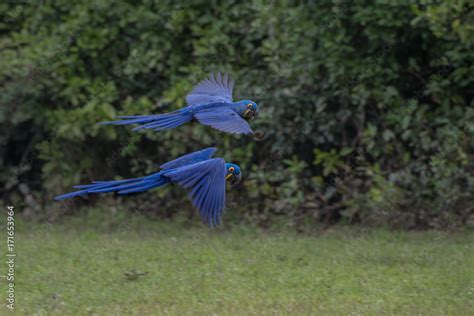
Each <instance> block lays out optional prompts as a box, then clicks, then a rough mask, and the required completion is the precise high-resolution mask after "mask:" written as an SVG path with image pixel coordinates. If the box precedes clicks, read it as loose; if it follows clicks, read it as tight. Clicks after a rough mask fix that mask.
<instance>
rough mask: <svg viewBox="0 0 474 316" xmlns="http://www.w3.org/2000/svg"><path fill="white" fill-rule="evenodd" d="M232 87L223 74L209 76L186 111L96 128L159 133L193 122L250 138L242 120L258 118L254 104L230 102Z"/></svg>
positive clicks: (192, 94) (194, 92)
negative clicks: (128, 127)
mask: <svg viewBox="0 0 474 316" xmlns="http://www.w3.org/2000/svg"><path fill="white" fill-rule="evenodd" d="M233 87H234V81H233V80H230V79H229V77H228V75H227V74H224V76H221V74H220V73H218V74H217V75H216V76H214V75H213V74H211V75H210V77H209V79H204V80H202V81H201V82H199V83H198V84H197V85H196V86H194V88H193V90H192V91H191V92H190V93H189V94H188V95H187V96H186V103H187V104H188V106H187V107H184V108H182V109H179V110H176V111H174V112H171V113H165V114H155V115H136V116H135V115H133V116H118V117H117V118H119V119H121V120H118V121H112V122H102V123H100V124H113V125H131V124H138V125H139V126H137V127H135V128H134V129H133V130H134V131H137V130H142V129H153V130H155V131H162V130H165V129H170V128H174V127H178V126H180V125H183V124H184V123H187V122H189V121H192V120H197V121H198V122H199V123H201V124H203V125H207V126H211V127H213V128H215V129H218V130H220V131H223V132H227V133H234V134H252V133H253V131H252V129H251V128H250V126H249V124H248V123H247V122H246V120H252V119H254V118H255V117H256V116H257V115H258V106H257V103H255V102H253V101H250V100H240V101H236V102H233V100H232V89H233Z"/></svg>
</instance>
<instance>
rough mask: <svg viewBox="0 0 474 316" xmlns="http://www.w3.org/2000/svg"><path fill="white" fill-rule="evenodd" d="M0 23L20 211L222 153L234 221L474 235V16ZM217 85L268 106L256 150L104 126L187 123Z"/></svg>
mask: <svg viewBox="0 0 474 316" xmlns="http://www.w3.org/2000/svg"><path fill="white" fill-rule="evenodd" d="M0 12H1V14H2V16H3V17H5V18H4V19H2V22H1V23H0V33H1V34H2V38H1V40H0V82H1V83H2V84H1V88H0V93H1V108H0V122H1V124H2V126H3V128H4V133H2V135H0V145H1V151H2V157H3V158H2V159H1V160H0V165H1V167H2V168H1V172H0V179H1V182H2V183H4V186H3V189H2V191H3V193H4V195H5V196H8V197H10V199H12V200H13V201H15V203H17V205H18V206H19V207H22V208H26V209H27V210H30V209H31V210H34V209H35V205H51V204H52V201H51V198H52V196H54V195H56V194H59V193H63V192H65V191H67V190H69V188H70V187H71V185H73V184H77V183H78V182H88V181H91V180H100V179H109V178H114V177H117V176H116V175H120V177H130V176H136V175H140V174H145V173H147V172H153V171H155V170H156V169H157V164H158V163H160V162H164V161H167V160H169V159H170V158H173V157H176V156H178V155H181V154H183V153H186V152H190V151H193V150H196V149H198V148H202V147H205V146H209V145H217V146H218V147H219V149H220V151H219V154H220V155H223V156H224V157H225V158H226V159H229V160H232V161H235V162H238V163H239V164H240V165H241V167H242V168H243V170H244V174H245V177H246V178H245V182H244V184H243V185H242V186H241V187H240V188H239V189H238V193H236V194H234V193H232V196H233V199H234V203H232V207H231V209H233V210H236V211H238V212H239V214H245V215H246V216H239V217H235V218H247V219H249V220H256V221H257V222H259V223H266V222H267V221H269V220H271V219H272V218H275V216H281V215H288V216H290V217H292V218H294V219H297V220H300V219H303V218H315V219H318V220H323V221H326V222H328V223H330V222H334V221H337V220H340V219H341V218H343V219H346V220H348V221H351V222H353V221H356V222H357V221H361V222H370V223H376V224H377V223H378V224H387V223H389V224H393V225H397V226H401V227H426V226H432V227H441V226H444V225H458V224H466V223H467V222H468V221H470V220H471V221H472V213H473V206H472V200H473V197H474V195H473V192H474V190H473V188H474V186H473V185H474V175H473V170H474V168H473V167H474V166H473V162H472V153H473V149H474V141H473V138H472V133H473V131H474V107H473V106H472V105H473V100H472V86H473V85H474V66H473V65H472V60H474V50H473V48H474V32H473V26H472V25H473V24H472V20H473V18H474V17H473V12H474V10H473V5H472V3H471V2H470V1H467V0H456V1H435V0H433V1H421V0H420V1H418V2H417V3H411V2H407V1H392V2H390V4H384V5H379V4H377V5H376V4H360V3H357V2H352V1H341V2H330V1H322V2H321V1H319V2H316V3H308V4H304V5H302V4H299V5H297V4H290V3H287V2H279V1H253V2H247V3H239V4H237V3H232V2H224V3H220V4H217V3H214V4H212V5H210V4H209V3H208V2H206V1H198V2H193V3H192V4H182V5H178V4H176V3H174V2H172V1H151V0H149V1H142V2H140V3H138V2H118V3H116V2H114V1H107V0H103V1H94V2H93V3H89V2H85V1H84V2H79V3H77V2H71V1H52V0H50V1H41V2H40V3H38V4H37V3H33V2H25V3H22V4H4V3H2V4H0ZM211 71H221V72H224V71H229V72H230V73H231V74H232V76H233V77H234V78H235V79H236V82H237V83H236V91H235V93H234V96H235V97H236V98H237V99H239V98H250V99H253V100H255V101H256V102H258V104H259V105H260V108H261V112H262V113H261V115H260V117H259V118H258V119H257V120H256V121H254V122H252V125H253V127H254V129H255V130H256V132H257V133H256V136H255V139H254V140H252V139H251V138H248V137H244V136H240V137H235V136H232V135H225V134H223V133H217V132H215V131H212V130H211V129H209V128H206V127H202V126H196V125H195V126H190V125H186V126H183V127H180V128H178V129H175V130H173V131H168V132H162V133H159V134H157V133H146V134H142V135H136V136H133V137H132V136H131V135H132V134H133V133H131V132H130V131H129V130H128V129H127V128H114V127H104V126H98V125H96V123H97V122H100V121H104V120H110V119H112V118H113V117H114V116H116V115H120V114H146V113H162V112H166V111H169V110H173V109H176V108H179V107H181V106H183V105H184V97H185V95H186V93H187V92H188V91H189V89H190V88H191V87H192V86H193V84H195V83H196V82H197V81H198V80H200V79H202V78H203V77H204V76H206V75H207V74H208V73H209V72H211ZM22 185H23V188H24V190H18V188H20V187H21V186H22ZM181 197H182V191H181V190H179V189H170V190H163V191H159V192H158V191H154V193H150V194H148V195H143V196H140V197H137V198H135V199H128V200H126V199H118V200H115V201H112V200H111V202H110V203H112V204H113V203H128V204H127V205H129V206H130V207H131V208H133V207H135V206H136V205H146V206H147V208H148V211H149V212H151V213H157V214H161V215H169V214H172V213H174V210H175V209H176V208H177V207H186V208H189V203H188V202H187V201H185V200H184V199H182V198H181ZM93 201H94V199H92V200H91V202H87V203H93ZM101 203H105V202H101ZM386 205H389V206H388V207H387V206H386Z"/></svg>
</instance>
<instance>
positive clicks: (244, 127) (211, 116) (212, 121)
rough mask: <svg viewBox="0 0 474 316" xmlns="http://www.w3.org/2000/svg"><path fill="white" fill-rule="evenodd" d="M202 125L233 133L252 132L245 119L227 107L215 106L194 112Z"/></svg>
mask: <svg viewBox="0 0 474 316" xmlns="http://www.w3.org/2000/svg"><path fill="white" fill-rule="evenodd" d="M194 117H195V118H196V119H197V120H198V121H199V122H200V123H201V124H203V125H207V126H211V127H213V128H215V129H218V130H221V131H224V132H227V133H233V134H253V132H252V129H251V128H250V126H249V124H248V123H247V121H245V120H244V119H243V118H241V117H240V115H238V114H237V113H236V112H235V111H233V110H231V109H229V108H217V109H212V110H204V111H201V112H196V113H194Z"/></svg>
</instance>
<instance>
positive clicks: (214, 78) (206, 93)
mask: <svg viewBox="0 0 474 316" xmlns="http://www.w3.org/2000/svg"><path fill="white" fill-rule="evenodd" d="M233 87H234V81H233V80H231V79H229V76H228V75H227V74H224V76H221V74H220V73H218V74H217V75H214V74H212V73H211V74H210V76H209V79H204V80H201V81H200V82H199V83H198V84H197V85H195V86H194V88H193V90H191V92H190V93H189V94H188V95H187V96H186V102H187V104H188V105H195V104H204V103H209V102H232V89H233Z"/></svg>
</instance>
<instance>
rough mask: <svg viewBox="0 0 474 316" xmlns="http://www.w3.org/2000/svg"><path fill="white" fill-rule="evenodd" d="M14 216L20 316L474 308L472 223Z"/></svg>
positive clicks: (451, 311) (454, 311) (466, 311)
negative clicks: (260, 225)
mask: <svg viewBox="0 0 474 316" xmlns="http://www.w3.org/2000/svg"><path fill="white" fill-rule="evenodd" d="M17 226H18V227H17V232H16V245H15V246H16V253H17V263H16V288H15V289H16V300H17V302H16V312H18V313H21V314H32V313H35V312H36V313H38V314H44V315H50V314H57V315H68V314H81V315H82V314H84V315H94V314H96V315H102V314H107V315H108V314H115V315H116V314H136V315H149V314H150V315H151V314H165V313H169V314H175V315H186V314H193V315H194V314H196V315H212V314H217V315H262V314H264V315H266V314H278V315H280V314H282V315H286V314H292V315H307V314H314V315H447V314H448V315H472V312H473V310H474V281H473V280H474V251H473V245H474V234H473V233H472V232H471V233H467V232H464V233H455V234H444V233H442V232H410V233H403V232H389V231H387V230H373V231H370V232H364V231H363V230H361V229H358V228H347V227H339V228H333V229H330V230H326V231H324V232H323V231H321V232H320V233H318V234H309V235H308V234H305V235H303V234H295V233H289V232H284V233H282V232H279V231H278V230H275V231H266V232H262V231H260V230H257V229H253V228H242V227H234V228H232V229H229V228H221V229H214V230H210V229H206V228H204V227H200V226H189V224H176V223H174V224H172V223H163V222H153V221H149V220H148V221H145V220H142V219H138V220H134V219H132V220H128V221H124V222H123V223H122V224H117V223H116V222H113V223H112V222H110V223H108V222H107V221H105V222H103V223H101V224H100V225H98V224H97V223H96V222H92V221H91V220H90V219H88V217H81V218H66V219H65V220H64V223H56V224H54V225H50V226H49V225H48V226H40V225H38V224H36V225H34V226H33V225H32V224H28V223H24V222H23V223H19V224H18V225H17ZM3 269H5V268H3ZM3 271H4V270H3ZM2 293H3V295H5V291H2ZM2 300H3V302H4V299H3V298H2ZM2 308H5V307H4V306H2ZM4 313H5V309H3V310H2V314H4Z"/></svg>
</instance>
